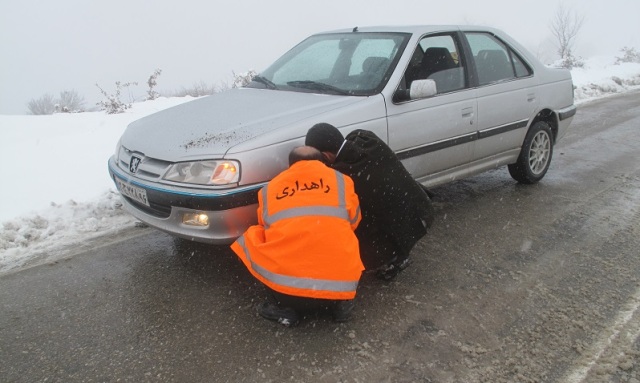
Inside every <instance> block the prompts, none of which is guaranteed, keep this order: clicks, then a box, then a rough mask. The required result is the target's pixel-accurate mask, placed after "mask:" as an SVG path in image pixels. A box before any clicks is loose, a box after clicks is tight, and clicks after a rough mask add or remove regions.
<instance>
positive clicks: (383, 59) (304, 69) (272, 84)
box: [248, 32, 410, 96]
mask: <svg viewBox="0 0 640 383" xmlns="http://www.w3.org/2000/svg"><path fill="white" fill-rule="evenodd" d="M409 37H410V35H409V34H406V33H362V32H354V33H328V34H320V35H314V36H311V37H309V38H308V39H306V40H304V41H303V42H301V43H300V44H298V45H297V46H295V47H294V48H293V49H291V50H290V51H289V52H287V53H286V54H284V56H282V57H281V58H280V59H278V60H277V61H276V62H275V63H274V64H273V65H271V66H270V67H268V68H267V69H266V70H265V71H263V72H262V73H260V75H258V76H256V77H255V78H254V79H253V81H252V82H251V83H250V84H249V85H248V87H251V88H266V89H278V90H287V91H296V92H313V93H325V94H342V95H356V96H369V95H372V94H376V93H379V92H380V91H381V90H382V88H384V86H385V85H386V83H387V81H388V80H389V77H390V76H391V73H393V68H394V67H395V65H396V63H397V61H398V59H399V58H400V54H401V52H402V51H403V50H404V48H405V46H406V44H407V41H408V40H409Z"/></svg>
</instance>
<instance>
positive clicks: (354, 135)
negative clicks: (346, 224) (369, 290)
mask: <svg viewBox="0 0 640 383" xmlns="http://www.w3.org/2000/svg"><path fill="white" fill-rule="evenodd" d="M332 166H333V168H334V169H336V170H338V171H340V172H342V173H343V174H346V175H348V176H350V177H351V178H352V179H353V182H354V186H355V190H356V194H358V198H359V199H360V208H361V209H362V221H361V222H360V225H359V226H358V228H357V229H356V235H357V237H358V240H359V242H360V257H361V258H362V262H363V263H364V266H365V267H366V268H367V269H373V268H376V267H379V266H381V265H383V264H386V263H389V262H390V261H391V260H392V259H393V258H394V257H398V258H404V257H407V256H408V255H409V252H410V251H411V249H412V248H413V246H414V245H415V244H416V242H417V241H418V240H419V239H420V238H422V237H423V236H424V235H425V234H426V232H427V231H426V229H427V228H428V227H430V226H431V224H432V222H433V206H432V205H431V200H430V199H429V197H428V196H427V194H426V192H425V190H424V189H423V188H422V187H421V186H420V185H419V184H418V183H417V182H416V181H415V180H414V179H413V177H412V176H411V174H409V172H408V171H407V170H406V168H405V167H404V166H403V165H402V163H401V162H400V160H398V158H397V157H396V155H395V153H394V152H393V151H392V150H391V148H389V146H387V144H386V143H385V142H384V141H382V140H381V139H380V138H378V136H376V135H375V134H374V133H373V132H370V131H367V130H355V131H353V132H351V133H349V135H347V137H346V141H345V143H344V145H343V147H342V149H341V150H340V152H339V153H338V156H337V157H336V160H335V162H334V164H333V165H332Z"/></svg>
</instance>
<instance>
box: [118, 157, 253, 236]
mask: <svg viewBox="0 0 640 383" xmlns="http://www.w3.org/2000/svg"><path fill="white" fill-rule="evenodd" d="M108 167H109V175H110V176H111V179H112V180H113V181H114V183H116V187H117V185H118V183H117V182H116V179H119V180H120V181H121V182H124V183H126V184H129V185H133V186H135V187H137V188H142V189H144V190H145V191H146V195H147V198H148V202H149V206H147V205H144V204H142V203H140V202H138V201H135V200H134V199H132V198H129V197H127V196H125V195H123V194H122V193H121V197H122V202H123V206H124V208H125V210H126V211H127V212H128V213H129V214H131V215H133V216H134V217H136V218H137V219H139V220H140V221H142V222H144V223H146V224H148V225H149V226H152V227H155V228H157V229H159V230H162V231H165V232H167V233H170V234H172V235H175V236H177V237H180V238H184V239H187V240H193V241H197V242H204V243H211V244H220V245H222V244H229V243H232V242H233V241H234V240H235V239H236V238H238V237H239V236H241V235H242V234H243V233H244V232H245V231H246V229H247V228H248V227H249V226H251V225H254V224H255V223H256V222H257V212H256V211H257V208H258V196H257V192H258V190H259V189H260V188H261V187H262V186H263V185H252V186H250V187H240V188H236V189H230V190H229V189H227V190H203V189H186V188H176V187H172V186H167V185H162V184H158V183H151V182H147V181H144V180H140V179H138V178H135V177H132V176H131V175H130V174H127V173H126V172H124V171H122V170H121V169H119V168H118V167H117V165H116V163H115V161H114V158H113V157H112V158H111V159H110V160H109V164H108ZM189 214H206V215H207V216H208V219H209V224H208V225H207V226H194V225H191V224H186V223H184V217H185V215H189Z"/></svg>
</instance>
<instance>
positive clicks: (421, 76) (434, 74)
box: [401, 35, 466, 94]
mask: <svg viewBox="0 0 640 383" xmlns="http://www.w3.org/2000/svg"><path fill="white" fill-rule="evenodd" d="M459 52H460V51H459V49H458V44H457V43H456V39H455V38H454V37H453V35H437V36H427V37H424V38H423V39H422V40H420V42H419V43H418V46H417V47H416V49H415V51H414V52H413V55H412V58H411V61H410V63H409V66H408V67H407V70H406V72H405V75H404V78H403V84H401V87H402V86H404V87H406V89H409V88H410V87H411V83H412V82H413V81H415V80H427V79H431V80H434V81H435V83H436V90H437V94H441V93H447V92H451V91H454V90H459V89H463V88H464V87H465V86H466V85H465V75H464V73H465V72H464V66H463V63H462V61H461V56H460V53H459Z"/></svg>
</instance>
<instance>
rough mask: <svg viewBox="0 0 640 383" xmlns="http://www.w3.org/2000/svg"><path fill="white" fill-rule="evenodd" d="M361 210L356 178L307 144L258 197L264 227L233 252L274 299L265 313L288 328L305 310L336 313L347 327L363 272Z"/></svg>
mask: <svg viewBox="0 0 640 383" xmlns="http://www.w3.org/2000/svg"><path fill="white" fill-rule="evenodd" d="M360 219H361V217H360V205H359V202H358V196H357V195H356V193H355V191H354V187H353V181H352V180H351V178H350V177H348V176H346V175H344V174H342V173H340V172H338V171H336V170H333V169H331V168H329V167H327V166H326V165H325V164H324V163H323V162H322V154H321V153H320V151H318V150H317V149H315V148H311V147H308V146H302V147H297V148H295V149H293V150H292V151H291V153H290V154H289V168H288V169H287V170H285V171H283V172H282V173H280V174H279V175H277V176H276V177H275V178H273V179H272V180H271V181H270V182H269V183H268V184H267V185H266V186H265V187H263V188H262V189H261V190H260V191H259V192H258V224H257V225H254V226H251V227H249V229H247V231H246V232H245V233H244V234H243V235H242V236H241V237H240V238H238V239H237V240H236V241H235V242H234V243H233V244H232V245H231V248H232V249H233V251H234V252H235V253H236V254H237V255H238V257H239V258H240V260H241V261H242V262H243V263H244V265H245V266H246V267H247V269H248V270H249V272H250V273H251V274H252V275H253V276H254V277H255V278H257V279H258V280H259V281H260V282H262V283H263V284H264V285H265V286H266V287H267V288H268V290H269V292H270V293H271V294H270V295H271V298H272V299H271V300H268V301H267V302H265V303H263V304H262V305H261V306H260V307H259V308H258V312H259V314H260V315H261V316H262V317H264V318H266V319H270V320H273V321H277V322H279V323H281V324H283V325H285V326H292V325H295V324H297V323H298V322H299V319H300V315H301V313H302V312H305V311H308V310H319V309H327V310H330V311H331V313H332V315H333V319H334V320H335V321H337V322H344V321H347V320H348V319H349V318H350V316H351V312H352V310H353V307H354V302H353V300H354V298H355V296H356V288H357V287H358V283H359V281H360V276H361V274H362V271H363V270H364V266H363V265H362V261H361V260H360V252H359V247H358V239H357V238H356V235H355V233H354V230H355V229H356V227H357V226H358V223H360Z"/></svg>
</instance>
